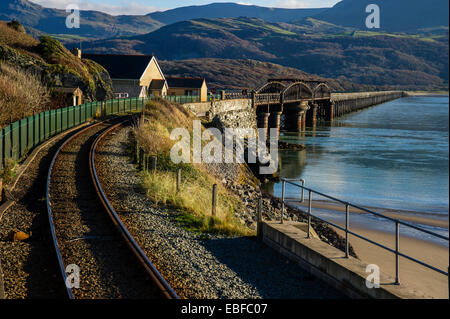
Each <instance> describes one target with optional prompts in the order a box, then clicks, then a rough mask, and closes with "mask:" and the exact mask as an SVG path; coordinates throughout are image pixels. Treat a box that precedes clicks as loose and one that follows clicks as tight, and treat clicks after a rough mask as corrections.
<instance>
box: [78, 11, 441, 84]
mask: <svg viewBox="0 0 450 319" xmlns="http://www.w3.org/2000/svg"><path fill="white" fill-rule="evenodd" d="M309 21H310V22H311V23H312V22H314V23H313V25H314V26H315V27H316V28H319V29H320V30H322V31H320V32H319V31H317V32H310V33H308V32H307V30H308V23H305V24H303V25H293V24H287V23H267V22H265V21H263V20H261V19H255V18H226V19H197V20H191V21H184V22H178V23H174V24H171V25H168V26H165V27H162V28H160V29H158V30H156V31H154V32H151V33H149V34H146V35H140V36H133V37H126V38H114V39H108V40H100V41H94V42H91V43H85V44H84V46H83V47H84V50H86V51H89V52H97V53H132V54H152V53H154V54H155V55H156V56H157V57H158V58H159V59H164V60H182V59H184V60H185V59H196V58H221V59H254V60H259V61H269V62H272V63H277V64H280V65H283V66H288V67H293V68H296V69H300V70H303V71H305V72H308V73H311V74H317V75H320V76H323V77H327V78H341V79H343V80H348V81H351V82H355V83H359V84H366V85H377V86H387V87H392V88H407V89H417V88H420V89H424V88H427V89H435V88H447V87H448V33H447V34H444V35H439V36H426V35H423V34H422V35H421V34H415V35H406V34H391V33H383V32H367V31H359V30H355V29H351V28H350V29H347V28H342V27H339V26H335V25H333V24H330V23H325V22H320V21H319V22H318V20H314V19H313V20H309ZM330 29H335V31H334V33H332V32H327V31H324V30H330ZM305 30H306V31H305Z"/></svg>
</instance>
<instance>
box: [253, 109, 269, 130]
mask: <svg viewBox="0 0 450 319" xmlns="http://www.w3.org/2000/svg"><path fill="white" fill-rule="evenodd" d="M269 115H270V113H269V112H267V113H266V112H261V113H257V114H256V120H257V127H258V128H264V129H265V134H266V136H267V133H268V129H269Z"/></svg>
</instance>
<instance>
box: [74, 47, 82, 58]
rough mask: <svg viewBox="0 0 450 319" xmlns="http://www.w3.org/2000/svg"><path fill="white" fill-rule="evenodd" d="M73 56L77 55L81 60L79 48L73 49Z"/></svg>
mask: <svg viewBox="0 0 450 319" xmlns="http://www.w3.org/2000/svg"><path fill="white" fill-rule="evenodd" d="M72 54H73V55H75V56H76V57H78V58H79V59H81V50H80V49H78V48H73V49H72Z"/></svg>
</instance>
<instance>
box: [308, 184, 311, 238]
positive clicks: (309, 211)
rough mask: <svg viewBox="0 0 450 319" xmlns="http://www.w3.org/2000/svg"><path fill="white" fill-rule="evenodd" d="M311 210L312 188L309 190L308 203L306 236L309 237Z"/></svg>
mask: <svg viewBox="0 0 450 319" xmlns="http://www.w3.org/2000/svg"><path fill="white" fill-rule="evenodd" d="M311 210H312V190H309V204H308V234H307V238H311Z"/></svg>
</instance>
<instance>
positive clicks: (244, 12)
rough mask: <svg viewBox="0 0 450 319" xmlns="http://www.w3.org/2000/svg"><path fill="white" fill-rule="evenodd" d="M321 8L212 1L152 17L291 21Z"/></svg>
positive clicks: (169, 20)
mask: <svg viewBox="0 0 450 319" xmlns="http://www.w3.org/2000/svg"><path fill="white" fill-rule="evenodd" d="M326 9H327V8H319V9H282V8H266V7H259V6H253V5H242V4H237V3H232V2H230V3H211V4H207V5H199V6H187V7H180V8H176V9H172V10H167V11H163V12H153V13H150V14H149V15H148V16H150V17H151V18H152V19H154V20H157V21H159V22H162V23H164V24H166V25H167V24H172V23H176V22H180V21H187V20H193V19H200V18H238V17H249V18H260V19H263V20H265V21H268V22H289V21H292V20H298V19H301V18H304V17H310V16H313V15H316V14H319V13H321V12H323V11H325V10H326Z"/></svg>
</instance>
